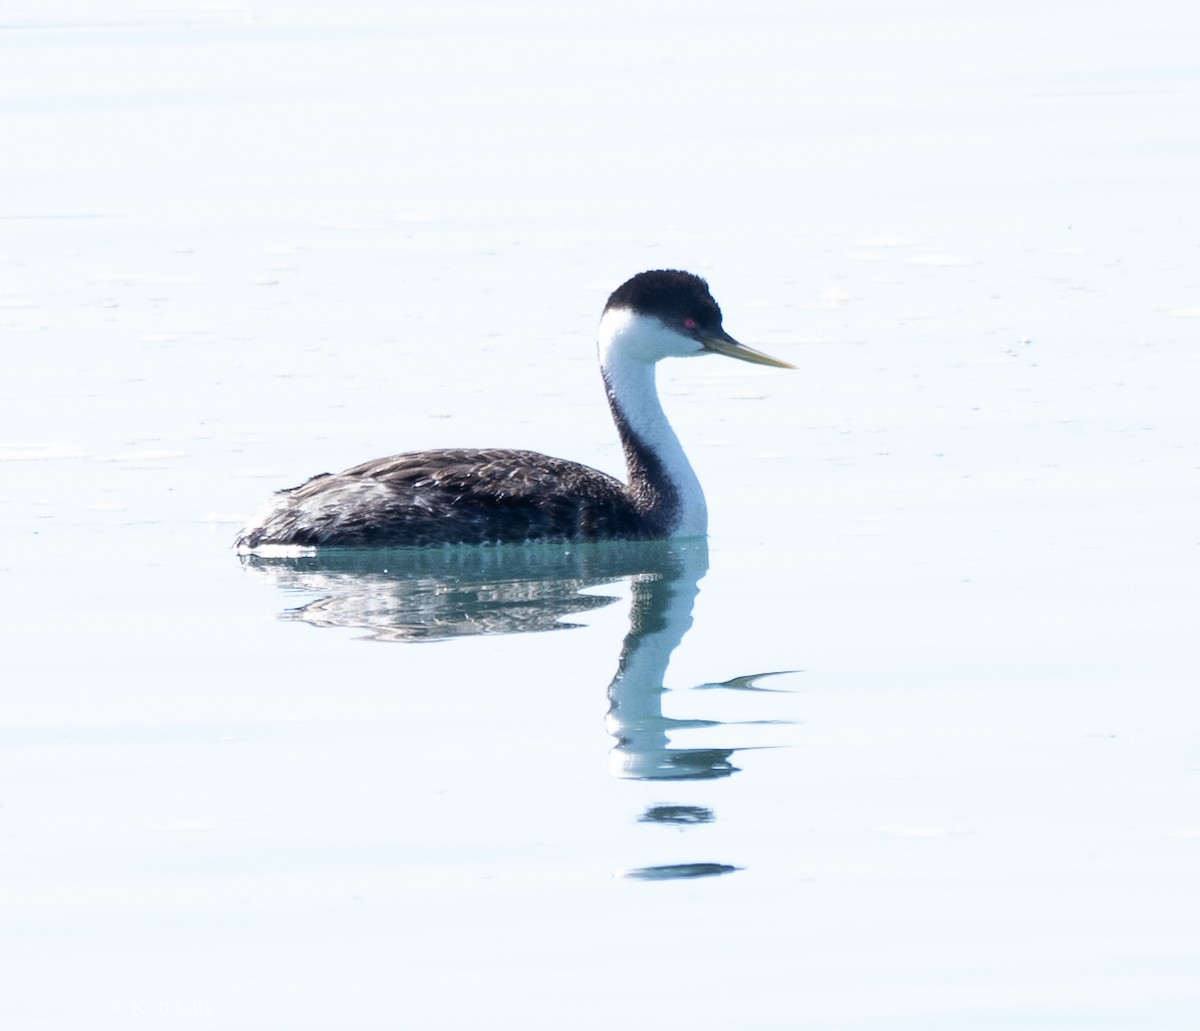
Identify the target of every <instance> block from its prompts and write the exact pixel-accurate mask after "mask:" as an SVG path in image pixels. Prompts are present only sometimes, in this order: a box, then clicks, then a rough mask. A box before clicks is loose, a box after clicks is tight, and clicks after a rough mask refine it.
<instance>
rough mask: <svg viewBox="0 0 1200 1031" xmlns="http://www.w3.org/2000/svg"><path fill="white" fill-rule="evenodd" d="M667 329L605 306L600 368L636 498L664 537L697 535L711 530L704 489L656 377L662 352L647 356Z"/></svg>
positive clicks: (654, 322) (601, 323)
mask: <svg viewBox="0 0 1200 1031" xmlns="http://www.w3.org/2000/svg"><path fill="white" fill-rule="evenodd" d="M667 332H668V331H667V330H665V328H664V327H661V324H659V323H657V321H656V320H653V319H647V318H646V317H645V316H641V315H637V314H634V313H633V312H629V311H624V310H620V309H617V310H611V311H606V312H605V313H604V317H603V318H602V319H601V321H600V334H599V349H600V369H601V372H602V374H603V376H604V385H605V389H606V391H607V393H608V403H609V406H610V407H611V408H612V413H613V420H614V421H615V422H616V424H617V431H618V432H619V433H620V435H621V445H622V447H623V448H624V450H625V464H626V467H627V469H628V471H629V491H630V494H631V495H632V496H633V499H634V503H635V504H636V505H637V506H638V508H639V510H640V511H641V512H642V514H643V515H644V516H645V517H646V518H647V519H648V520H652V521H656V522H661V524H662V525H661V529H662V531H663V534H664V536H670V537H699V536H703V535H704V534H705V533H706V532H707V530H708V508H707V506H706V505H705V503H704V491H703V490H701V488H700V481H699V480H698V479H697V478H696V473H695V472H694V471H693V469H692V465H691V463H690V462H689V461H688V459H687V455H685V454H684V452H683V447H682V445H680V443H679V438H678V437H677V436H676V435H675V431H674V430H673V429H672V428H671V424H670V423H669V422H668V421H667V416H666V413H665V412H664V411H663V408H662V403H661V402H660V401H659V399H658V389H657V387H656V385H655V381H654V369H655V362H656V360H657V357H663V356H664V355H663V354H661V353H658V354H657V356H656V357H655V358H650V359H648V358H647V357H646V355H647V353H649V354H651V355H655V354H656V352H655V350H654V344H655V343H656V338H657V337H659V336H661V335H662V334H665V333H667ZM648 345H649V346H648ZM668 353H669V352H668Z"/></svg>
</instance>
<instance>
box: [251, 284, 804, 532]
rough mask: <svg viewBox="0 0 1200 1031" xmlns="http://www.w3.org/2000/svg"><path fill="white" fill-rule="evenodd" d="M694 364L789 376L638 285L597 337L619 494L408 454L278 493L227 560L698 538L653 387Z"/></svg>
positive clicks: (518, 465)
mask: <svg viewBox="0 0 1200 1031" xmlns="http://www.w3.org/2000/svg"><path fill="white" fill-rule="evenodd" d="M701 354H725V355H729V357H731V358H740V359H741V360H742V361H747V362H754V363H756V364H758V365H774V366H777V367H779V368H783V369H792V368H795V366H793V365H789V364H788V363H787V362H783V361H780V360H779V359H777V358H772V357H771V356H770V355H766V354H763V353H762V352H761V351H756V350H754V348H752V347H747V346H746V345H745V344H739V343H738V342H737V341H736V340H734V339H733V337H731V336H730V335H729V334H728V333H726V332H725V330H724V328H723V327H722V325H721V309H720V307H719V306H718V305H717V302H716V301H715V300H714V299H713V296H712V294H711V293H710V292H709V289H708V284H707V283H705V281H704V280H703V279H701V278H700V277H699V276H696V275H693V274H692V273H690V272H679V271H674V270H659V271H652V272H640V273H638V274H637V275H636V276H634V277H633V278H632V279H630V280H628V281H627V282H625V283H623V284H622V285H621V286H619V287H618V288H617V289H616V290H614V291H613V293H612V296H610V297H609V299H608V303H607V304H606V305H605V306H604V313H603V315H602V316H601V318H600V329H599V356H600V371H601V375H602V376H603V378H604V388H605V392H606V393H607V394H608V403H609V407H610V408H611V409H612V416H613V420H614V421H615V422H616V424H617V432H618V434H619V435H620V438H621V444H622V447H623V448H624V451H625V463H626V466H627V468H628V473H629V482H628V484H624V483H621V481H620V480H617V479H615V478H613V477H612V476H609V475H607V474H606V473H602V472H599V471H598V470H596V469H591V468H589V467H588V466H586V465H580V464H579V463H578V462H569V461H567V460H565V459H562V458H551V457H549V456H548V455H543V454H539V453H537V452H536V451H514V450H507V449H486V448H485V449H482V450H469V449H464V448H454V449H445V450H438V451H414V452H411V453H409V454H403V455H394V456H392V457H391V458H377V459H375V460H374V461H371V462H364V463H363V464H362V465H356V466H354V467H353V468H351V469H347V470H346V471H345V472H342V473H336V474H331V473H321V474H320V475H318V476H314V477H312V478H311V479H309V480H307V481H306V482H304V483H302V484H300V486H298V487H292V488H291V489H290V490H282V491H279V492H278V493H277V494H275V495H274V497H273V498H271V500H270V501H268V502H267V504H266V505H264V506H263V508H262V509H261V510H260V511H259V512H258V513H257V514H256V515H255V516H254V518H253V519H252V520H251V521H250V523H249V525H247V526H246V528H245V529H244V530H242V532H241V534H240V535H239V536H238V538H237V548H238V550H239V551H241V552H258V553H260V554H261V553H266V552H270V551H278V550H283V549H286V550H289V551H295V550H299V549H305V550H307V549H311V548H319V547H333V548H339V547H428V546H432V545H440V544H491V543H496V544H499V543H518V542H524V541H536V540H543V541H576V540H608V539H613V540H653V539H657V538H665V537H693V536H702V535H703V534H704V533H705V532H706V529H707V525H708V513H707V509H706V508H705V504H704V493H703V491H701V489H700V482H699V481H698V480H697V479H696V474H695V473H694V472H693V471H692V467H691V465H690V464H689V463H688V460H687V456H686V455H685V454H684V453H683V448H682V447H681V446H680V444H679V438H678V437H676V436H675V432H674V430H672V429H671V425H670V423H668V422H667V417H666V415H665V414H664V413H663V409H662V405H661V404H660V402H659V399H658V391H657V389H656V388H655V383H654V369H655V364H656V363H657V362H659V361H660V360H661V359H663V358H689V357H692V356H695V355H701Z"/></svg>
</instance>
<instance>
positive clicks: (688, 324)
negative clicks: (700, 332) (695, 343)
mask: <svg viewBox="0 0 1200 1031" xmlns="http://www.w3.org/2000/svg"><path fill="white" fill-rule="evenodd" d="M683 328H684V329H695V328H696V320H695V319H684V320H683Z"/></svg>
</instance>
